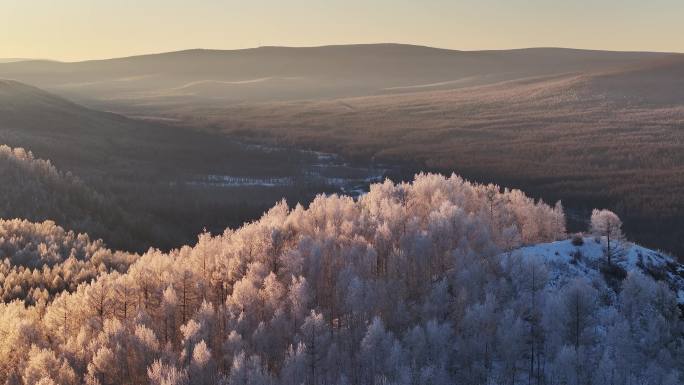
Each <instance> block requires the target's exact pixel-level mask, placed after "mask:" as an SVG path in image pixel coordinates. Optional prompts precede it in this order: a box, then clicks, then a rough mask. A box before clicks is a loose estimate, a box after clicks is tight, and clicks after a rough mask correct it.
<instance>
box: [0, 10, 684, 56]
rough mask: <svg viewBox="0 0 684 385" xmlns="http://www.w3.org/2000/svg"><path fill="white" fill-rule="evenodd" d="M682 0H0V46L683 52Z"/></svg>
mask: <svg viewBox="0 0 684 385" xmlns="http://www.w3.org/2000/svg"><path fill="white" fill-rule="evenodd" d="M683 15H684V1H682V0H649V1H641V0H593V1H591V0H562V1H561V0H451V1H449V0H421V1H418V0H416V1H406V0H367V1H362V0H346V1H342V0H290V1H285V0H251V1H250V0H245V1H236V0H195V1H180V0H117V1H111V0H107V1H105V0H0V58H17V57H20V58H49V59H57V60H68V61H73V60H85V59H98V58H109V57H119V56H128V55H136V54H144V53H153V52H165V51H173V50H180V49H188V48H215V49H235V48H247V47H255V46H260V45H285V46H314V45H325V44H348V43H376V42H397V43H411V44H423V45H430V46H436V47H443V48H453V49H463V50H476V49H505V48H520V47H539V46H555V47H574V48H589V49H610V50H644V51H675V52H684V22H682V20H681V19H682V16H683Z"/></svg>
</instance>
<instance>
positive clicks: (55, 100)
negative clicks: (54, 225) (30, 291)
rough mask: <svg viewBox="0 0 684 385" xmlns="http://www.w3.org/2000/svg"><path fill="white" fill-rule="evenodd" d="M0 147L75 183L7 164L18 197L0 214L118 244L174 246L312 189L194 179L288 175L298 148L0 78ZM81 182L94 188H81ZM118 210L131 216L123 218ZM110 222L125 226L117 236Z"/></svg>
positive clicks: (10, 187)
mask: <svg viewBox="0 0 684 385" xmlns="http://www.w3.org/2000/svg"><path fill="white" fill-rule="evenodd" d="M0 144H7V145H9V146H11V147H17V148H18V147H22V148H25V149H26V150H27V151H32V152H33V154H35V156H36V157H37V158H41V159H46V160H50V161H51V162H52V164H54V165H55V166H56V168H57V169H58V170H60V171H61V172H62V173H67V172H71V173H73V174H74V175H76V176H78V177H79V178H80V179H82V181H83V183H81V182H79V183H78V186H76V184H75V182H73V181H72V179H68V178H66V177H64V178H62V176H63V175H65V174H61V173H60V172H58V171H56V170H54V168H52V166H51V165H50V166H48V163H46V162H44V161H36V162H38V163H39V166H35V167H34V166H31V167H32V168H33V169H41V170H42V168H47V169H48V170H47V171H45V172H43V171H40V170H39V171H40V173H37V174H36V175H33V174H32V172H28V171H26V170H24V169H22V168H18V167H19V166H21V165H22V164H24V163H25V162H21V161H16V162H10V163H9V165H7V166H6V167H4V168H3V170H4V173H3V175H4V176H6V177H7V179H5V180H3V181H1V182H2V183H4V186H3V188H5V189H6V190H7V192H8V194H9V196H11V197H15V198H17V199H18V200H17V201H16V202H15V201H13V200H8V201H7V202H6V204H5V206H6V210H4V211H2V213H0V214H2V215H3V216H8V217H11V218H13V217H25V218H31V219H33V220H45V219H53V220H56V221H57V222H58V224H59V225H63V226H67V227H68V228H71V229H74V230H77V231H86V230H88V232H89V233H92V234H93V235H95V236H97V237H101V238H103V239H104V240H105V241H106V242H107V244H109V245H112V247H116V248H121V249H128V250H146V249H147V248H148V247H150V246H156V247H163V248H168V247H173V246H178V245H179V244H182V243H186V242H190V241H191V240H192V239H194V238H195V236H196V234H197V233H198V232H200V231H201V230H202V229H203V228H205V227H206V228H209V229H215V228H221V229H223V228H225V227H226V226H229V225H231V226H236V225H239V224H242V223H243V222H244V221H247V220H251V219H253V218H255V217H257V216H258V215H260V214H261V213H262V212H263V211H264V210H265V209H267V208H268V207H270V206H271V205H272V204H273V202H275V201H277V200H279V199H282V198H283V197H286V198H287V199H290V200H291V201H293V202H299V201H301V202H306V201H308V200H310V199H311V198H313V196H314V195H315V193H316V192H317V191H320V189H319V188H316V189H313V190H312V187H311V186H308V185H305V186H302V185H296V186H294V185H286V186H282V187H274V188H264V187H260V186H250V187H245V188H241V187H239V186H238V187H234V188H224V187H222V186H210V185H207V186H204V185H202V184H196V183H194V182H195V181H197V180H198V179H199V178H205V177H208V176H212V175H218V176H223V175H225V176H230V177H233V178H248V177H249V178H255V179H256V180H260V179H259V178H262V179H267V178H278V177H283V178H295V177H297V175H299V174H300V173H301V170H300V167H301V164H302V162H303V161H304V155H302V154H300V153H298V152H294V151H289V150H278V151H276V150H273V151H265V150H262V149H260V148H258V147H248V146H245V145H242V144H239V143H236V142H233V141H230V140H228V139H226V138H225V137H222V136H216V135H210V134H206V133H200V132H195V131H192V130H185V129H181V128H176V127H169V126H165V125H161V124H156V123H150V122H143V121H138V120H133V119H129V118H125V117H123V116H120V115H116V114H112V113H105V112H100V111H95V110H91V109H88V108H85V107H82V106H80V105H77V104H74V103H72V102H70V101H68V100H66V99H63V98H61V97H58V96H55V95H53V94H50V93H47V92H45V91H42V90H40V89H37V88H34V87H31V86H27V85H25V84H21V83H18V82H15V81H3V80H0ZM9 153H10V155H11V156H10V157H9V158H12V159H14V158H15V156H14V155H12V154H11V151H9ZM28 158H30V162H29V163H30V164H33V163H35V162H34V161H33V160H32V156H29V157H28ZM17 165H18V166H17ZM43 165H44V166H43ZM15 166H16V167H15ZM27 167H28V166H27ZM22 170H23V171H22ZM43 174H46V175H43ZM47 174H49V175H47ZM53 174H54V175H57V176H54V175H53ZM34 176H35V177H37V178H38V179H35V178H33V177H34ZM69 178H71V177H69ZM62 179H65V182H64V183H62ZM74 186H76V187H74ZM86 186H87V187H86ZM81 187H83V190H84V191H86V190H87V191H91V190H92V192H93V193H92V194H91V193H81V192H82V191H81V190H82V189H81ZM95 192H97V193H95ZM93 197H95V198H93ZM91 198H92V199H91ZM116 207H121V208H122V209H123V210H124V211H125V212H126V213H127V214H126V215H123V214H122V215H123V216H124V217H126V218H130V220H129V221H126V220H122V219H121V218H120V217H121V215H119V214H118V211H117V210H118V209H115V208H116ZM88 220H92V221H93V222H92V223H88ZM91 225H92V227H91ZM115 228H117V229H123V230H125V231H123V234H118V230H117V231H114V230H115Z"/></svg>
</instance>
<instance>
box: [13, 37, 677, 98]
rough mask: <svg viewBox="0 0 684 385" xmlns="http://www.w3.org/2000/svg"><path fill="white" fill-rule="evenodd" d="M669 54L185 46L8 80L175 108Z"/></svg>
mask: <svg viewBox="0 0 684 385" xmlns="http://www.w3.org/2000/svg"><path fill="white" fill-rule="evenodd" d="M668 56H670V55H669V54H662V53H641V52H636V53H633V52H607V51H587V50H573V49H560V48H534V49H517V50H503V51H454V50H446V49H437V48H430V47H422V46H412V45H402V44H368V45H344V46H323V47H305V48H291V47H260V48H254V49H242V50H229V51H220V50H187V51H179V52H170V53H162V54H155V55H144V56H133V57H127V58H118V59H109V60H96V61H84V62H74V63H63V62H54V61H25V62H21V63H6V64H1V65H0V77H5V78H11V79H16V80H20V81H22V82H26V83H29V84H33V85H36V86H38V87H41V88H45V89H48V90H51V91H55V92H59V93H60V94H63V95H68V96H70V97H72V98H76V99H78V100H79V101H86V102H89V103H96V102H97V103H102V105H105V106H117V107H119V108H124V107H130V104H139V105H142V106H146V107H147V108H149V107H150V106H157V107H165V106H166V107H168V106H169V105H182V104H183V103H186V102H188V101H192V102H194V103H206V104H216V103H221V104H225V103H238V102H258V101H276V100H281V101H282V100H296V99H318V98H333V97H350V96H367V95H375V94H387V93H396V92H406V91H407V90H408V91H412V90H431V89H433V90H434V89H454V88H462V87H468V86H475V85H483V84H492V83H495V82H501V81H506V80H513V79H520V78H525V77H530V76H545V75H552V74H561V73H576V72H587V71H598V70H605V69H609V68H615V67H624V66H631V65H634V64H637V63H640V62H643V61H645V60H654V59H659V58H666V57H668Z"/></svg>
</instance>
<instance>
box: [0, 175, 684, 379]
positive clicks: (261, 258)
mask: <svg viewBox="0 0 684 385" xmlns="http://www.w3.org/2000/svg"><path fill="white" fill-rule="evenodd" d="M608 214H609V213H607V212H599V211H597V212H596V215H595V221H594V223H593V224H592V226H593V229H594V230H595V231H597V232H598V233H597V236H599V238H598V239H599V242H602V240H601V238H600V235H601V232H602V231H607V233H606V234H609V235H611V239H612V242H613V243H612V246H611V245H610V244H607V245H606V246H605V248H606V250H607V252H613V251H615V250H617V249H616V245H618V244H620V243H616V238H615V236H616V235H618V231H617V230H619V226H618V228H616V227H615V226H613V225H617V224H619V219H617V218H616V217H614V216H612V214H610V215H608ZM603 220H607V221H609V222H605V223H603V222H602V221H603ZM605 224H610V226H609V227H607V226H604V225H605ZM565 237H566V234H565V216H564V213H563V209H562V206H561V205H560V204H557V205H555V206H554V207H551V206H548V205H546V204H544V203H543V202H536V201H534V200H533V199H530V198H528V197H526V196H525V195H524V194H523V193H522V192H520V191H518V190H501V189H500V188H499V187H498V186H494V185H477V184H472V183H469V182H467V181H465V180H463V179H461V178H459V177H457V176H452V177H450V178H444V177H442V176H438V175H430V174H427V175H425V174H421V175H418V176H416V178H415V180H414V181H413V183H411V184H407V183H402V184H396V185H395V184H393V183H391V182H389V181H387V182H385V183H382V184H375V185H373V186H372V187H371V190H370V192H369V193H368V194H366V195H364V196H362V197H360V198H359V199H358V200H354V199H352V198H349V197H344V196H337V195H331V196H323V195H321V196H319V197H318V198H316V199H315V200H314V201H313V202H312V203H311V204H310V205H309V207H308V208H304V207H302V206H297V207H294V208H289V207H287V205H286V204H285V203H280V204H278V205H276V206H275V207H273V208H272V209H271V210H270V211H268V212H267V213H266V214H264V216H263V217H262V218H261V219H259V220H258V221H255V222H252V223H249V224H246V225H245V226H243V227H241V228H238V229H235V230H230V229H228V230H226V231H225V232H224V233H223V234H220V235H216V236H211V235H210V234H206V233H205V234H202V235H201V236H200V237H199V240H198V242H197V244H196V245H195V246H193V247H189V246H186V247H182V248H180V249H177V250H172V251H171V252H169V253H163V252H161V251H158V250H154V249H152V250H150V251H148V252H147V253H145V254H144V255H142V256H140V257H139V258H135V261H134V262H133V263H132V264H131V265H130V267H129V268H128V269H127V270H126V271H125V272H123V273H122V272H119V271H115V270H112V271H108V270H103V271H102V273H101V274H100V275H99V276H98V278H97V279H96V280H94V281H92V282H90V283H82V284H80V285H79V286H78V287H77V288H76V289H75V290H74V291H72V292H64V293H63V294H61V295H58V296H56V297H54V298H48V299H47V300H46V302H42V303H40V304H38V305H30V306H25V304H24V302H22V301H20V300H16V301H13V302H9V303H4V304H0V335H2V336H4V338H5V343H4V344H2V345H1V348H0V382H5V381H8V382H9V383H19V384H25V385H27V384H34V383H37V382H38V381H41V384H48V383H57V384H61V385H66V384H77V383H81V382H85V383H87V384H100V385H108V384H139V383H148V382H149V383H151V384H160V385H161V384H200V385H201V384H214V383H221V384H301V383H305V384H373V383H375V384H381V383H384V384H453V383H472V384H485V383H506V384H523V383H525V384H528V383H546V384H552V385H553V384H584V383H592V384H597V385H608V384H617V383H644V384H660V385H663V384H667V385H675V384H678V383H680V381H681V379H682V370H683V369H684V351H683V350H682V349H683V348H684V337H682V331H683V330H684V329H683V327H684V324H683V323H682V319H681V313H680V309H679V308H678V306H677V298H676V295H675V292H673V290H672V288H671V287H669V286H668V284H667V283H665V282H658V281H656V280H654V279H653V278H652V277H651V276H649V275H648V274H644V273H642V272H641V271H640V270H638V269H632V270H631V271H626V272H625V273H626V276H621V277H620V278H619V279H617V280H612V281H609V280H607V279H604V278H603V276H602V275H601V274H580V275H576V276H570V275H567V278H568V279H567V280H558V279H553V277H554V276H555V275H554V274H555V273H556V272H557V264H558V261H559V260H560V259H561V258H562V257H561V255H560V251H562V250H563V247H565V246H563V247H561V246H544V245H538V246H537V249H536V251H534V250H532V251H531V250H530V249H520V250H518V249H519V248H520V247H521V246H524V245H531V244H539V243H545V242H552V241H555V240H560V239H564V238H565ZM617 238H619V237H617ZM565 242H566V243H563V244H564V245H567V248H570V247H577V248H579V249H580V250H583V251H584V252H585V253H586V254H587V256H586V258H585V259H582V258H578V260H579V262H578V265H577V266H589V264H588V263H589V261H590V260H593V259H598V257H597V256H595V255H594V254H595V253H593V252H590V251H591V250H602V248H601V245H600V244H596V245H598V246H594V245H592V244H591V242H594V241H593V240H592V239H590V238H586V239H583V240H582V242H585V245H584V246H581V245H579V241H577V240H573V241H572V244H577V246H571V245H572V244H570V243H567V242H568V241H565ZM617 242H620V241H617ZM556 245H558V244H556ZM624 245H625V247H627V246H628V245H627V244H624ZM549 247H551V249H552V250H553V249H555V252H552V253H554V254H553V255H551V256H550V255H548V254H547V255H544V254H543V252H542V253H538V252H540V251H543V250H545V249H548V248H549ZM516 250H518V251H516ZM630 250H631V249H630ZM635 250H637V251H638V250H639V249H635ZM556 252H558V255H557V256H556V254H555V253H556ZM629 253H630V252H627V254H625V255H631V254H629ZM533 254H534V255H537V254H538V255H537V257H533V256H532V255H533ZM649 255H650V254H649ZM554 256H556V257H557V258H556V257H554ZM615 256H616V258H617V254H615ZM653 258H655V257H653ZM659 260H661V261H670V262H671V263H674V262H672V261H671V260H669V259H667V257H664V256H661V257H659ZM569 263H570V262H567V263H566V264H565V265H568V264H569ZM596 263H597V264H598V263H599V262H598V261H597V262H596ZM601 263H602V266H607V267H611V266H618V265H620V263H622V262H620V260H619V259H615V262H613V263H611V262H606V261H601ZM597 266H598V265H597ZM620 266H622V265H620ZM634 266H636V265H634ZM607 271H608V270H607ZM609 271H614V270H609ZM612 276H615V274H613V275H612ZM618 276H619V274H618Z"/></svg>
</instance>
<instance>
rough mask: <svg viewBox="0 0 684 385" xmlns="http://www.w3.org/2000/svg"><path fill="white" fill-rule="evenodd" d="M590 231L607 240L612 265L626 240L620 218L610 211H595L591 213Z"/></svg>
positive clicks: (609, 259) (608, 255)
mask: <svg viewBox="0 0 684 385" xmlns="http://www.w3.org/2000/svg"><path fill="white" fill-rule="evenodd" d="M590 230H591V232H592V233H593V234H595V235H597V236H600V237H605V238H606V256H607V257H608V264H611V263H612V257H613V254H615V250H616V247H617V245H618V244H619V242H620V241H621V240H622V239H623V238H624V235H623V234H622V221H621V220H620V217H618V216H617V214H615V213H614V212H612V211H610V210H598V209H594V211H592V213H591V229H590ZM611 242H612V244H611Z"/></svg>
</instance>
